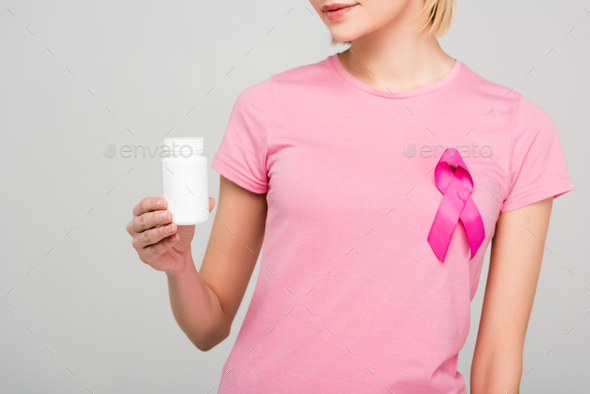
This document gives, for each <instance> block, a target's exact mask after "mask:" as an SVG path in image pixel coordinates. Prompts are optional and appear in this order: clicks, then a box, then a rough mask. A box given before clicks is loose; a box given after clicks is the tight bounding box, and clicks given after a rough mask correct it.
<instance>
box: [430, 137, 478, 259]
mask: <svg viewBox="0 0 590 394" xmlns="http://www.w3.org/2000/svg"><path fill="white" fill-rule="evenodd" d="M450 163H452V164H455V165H456V167H455V169H453V168H451V166H450ZM434 179H435V181H436V186H437V187H438V190H440V192H441V193H442V194H443V198H442V200H441V202H440V205H439V207H438V211H437V212H436V216H435V217H434V221H433V222H432V227H431V228H430V233H429V234H428V243H429V244H430V247H431V248H432V250H433V251H434V253H435V254H436V256H437V257H438V259H439V260H441V261H443V262H444V261H445V257H446V255H447V250H448V249H449V244H450V243H451V237H452V236H453V232H454V231H455V226H456V225H457V223H458V222H459V221H460V222H461V223H463V227H464V228H465V233H466V234H467V239H468V240H469V249H470V250H471V258H470V260H471V259H472V258H473V256H475V254H476V253H477V250H478V249H479V247H480V246H481V244H482V242H483V240H484V238H485V229H484V225H483V220H482V218H481V214H480V213H479V210H478V209H477V206H476V205H475V202H474V201H473V199H472V198H471V192H472V191H473V179H472V178H471V175H470V174H469V170H468V169H467V166H466V165H465V162H464V161H463V158H462V157H461V155H460V154H459V152H458V151H457V150H456V149H454V148H447V149H445V151H444V152H443V154H442V156H441V158H440V160H439V161H438V163H437V164H436V168H435V169H434Z"/></svg>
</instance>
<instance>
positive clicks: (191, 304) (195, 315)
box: [167, 250, 230, 351]
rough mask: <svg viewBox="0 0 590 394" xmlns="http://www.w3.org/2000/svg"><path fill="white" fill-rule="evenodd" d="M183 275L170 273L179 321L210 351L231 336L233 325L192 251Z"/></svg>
mask: <svg viewBox="0 0 590 394" xmlns="http://www.w3.org/2000/svg"><path fill="white" fill-rule="evenodd" d="M186 258H187V259H188V260H187V264H186V265H185V267H186V268H185V269H184V270H183V271H182V272H179V273H174V274H170V273H167V277H168V290H169V294H170V305H171V307H172V313H173V314H174V318H175V319H176V322H177V323H178V325H179V326H180V328H181V329H182V331H183V332H184V333H185V334H186V336H187V337H188V338H189V339H190V341H191V342H192V343H193V344H194V345H195V346H196V347H197V348H199V349H200V350H203V351H207V350H209V349H211V348H213V347H214V346H215V345H217V344H218V343H220V342H221V341H223V340H224V339H225V338H226V337H227V336H228V335H229V328H230V327H229V325H228V324H227V319H226V316H225V312H224V311H223V308H222V307H221V304H220V303H219V299H218V298H217V295H216V294H215V293H214V292H213V290H211V289H210V288H209V287H208V286H207V285H206V284H205V283H204V282H203V281H202V280H201V277H200V276H199V273H198V271H197V269H196V267H195V265H194V262H193V259H192V257H191V254H190V250H189V252H188V253H187V256H186Z"/></svg>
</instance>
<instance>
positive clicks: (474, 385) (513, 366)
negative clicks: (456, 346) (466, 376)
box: [470, 348, 522, 394]
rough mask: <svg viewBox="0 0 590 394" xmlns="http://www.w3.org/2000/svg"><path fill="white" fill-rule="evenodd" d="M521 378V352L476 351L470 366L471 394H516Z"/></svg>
mask: <svg viewBox="0 0 590 394" xmlns="http://www.w3.org/2000/svg"><path fill="white" fill-rule="evenodd" d="M521 376H522V351H519V350H518V349H506V350H502V349H500V348H497V349H496V350H490V351H479V352H478V349H476V352H475V354H474V357H473V363H472V366H471V380H470V385H471V394H492V393H508V392H509V393H510V394H518V393H519V392H520V390H519V387H520V379H521Z"/></svg>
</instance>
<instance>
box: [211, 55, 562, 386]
mask: <svg viewBox="0 0 590 394" xmlns="http://www.w3.org/2000/svg"><path fill="white" fill-rule="evenodd" d="M447 146H450V147H455V148H456V149H457V150H458V151H459V152H460V154H461V156H462V157H463V160H464V161H465V164H466V165H467V167H468V169H469V171H470V172H471V174H472V178H473V182H474V188H473V192H472V194H471V197H472V199H473V201H474V202H475V204H476V206H477V208H478V209H479V212H480V214H481V217H482V219H483V223H484V227H485V239H484V241H483V243H482V244H481V247H480V248H479V250H478V252H477V254H476V255H475V257H474V258H473V259H471V260H470V250H469V244H468V239H467V237H466V233H465V230H464V227H463V225H462V224H461V223H459V224H457V226H456V228H455V231H454V233H453V237H452V239H451V242H450V246H449V249H448V253H447V256H446V259H445V261H444V262H441V261H440V260H439V259H438V258H437V257H436V255H435V253H434V252H433V250H432V248H431V246H430V245H429V243H428V242H427V237H428V234H429V230H430V227H431V225H432V222H433V219H434V217H435V214H436V212H437V209H438V207H439V204H440V202H441V199H442V198H443V195H442V193H441V192H440V191H439V190H438V188H437V186H436V183H435V178H434V170H433V168H434V166H435V165H436V164H437V162H438V161H439V159H440V156H441V154H442V152H443V150H444V148H446V147H447ZM211 167H212V168H213V169H214V170H215V171H217V172H219V173H220V174H221V175H223V176H225V177H226V178H228V179H230V180H231V181H233V182H235V183H236V184H238V185H240V186H241V187H243V188H246V189H248V190H250V191H252V192H254V193H266V194H267V195H266V198H267V201H268V216H267V221H266V234H265V239H264V244H263V249H262V255H261V266H260V273H259V275H258V281H257V283H256V288H255V291H254V295H253V298H252V302H251V304H250V307H249V309H248V311H247V314H246V317H245V320H244V323H243V325H242V327H241V329H240V331H239V334H238V337H237V341H236V343H235V345H234V347H233V349H232V351H231V354H230V356H229V358H228V360H227V362H226V363H225V365H224V367H223V372H222V379H221V382H220V387H219V391H218V392H219V393H224V394H226V393H352V392H357V393H383V394H385V393H390V392H391V393H396V394H397V393H400V394H401V393H412V394H439V393H440V394H443V393H444V394H451V393H452V394H457V393H466V389H465V383H464V380H463V376H462V375H461V373H459V372H458V371H457V360H458V353H459V351H460V350H461V348H462V347H463V345H464V343H465V340H466V338H467V334H468V331H469V326H470V315H469V313H470V310H469V307H470V302H471V300H472V299H473V297H474V295H475V292H476V289H477V286H478V282H479V277H480V272H481V267H482V263H483V258H484V254H485V251H486V248H487V246H488V244H489V242H490V240H491V239H492V237H493V235H494V230H495V224H496V221H497V220H498V216H499V215H500V213H501V212H508V211H514V210H515V209H518V208H521V207H523V206H525V205H527V204H531V203H534V202H537V201H540V200H542V199H545V198H548V197H551V196H559V195H561V194H563V193H565V192H568V191H570V190H572V189H573V185H572V181H571V179H570V176H569V174H568V169H567V165H566V161H565V158H564V153H563V150H562V146H561V143H560V140H559V136H558V134H557V131H556V128H555V124H554V122H553V120H552V119H551V117H550V116H549V115H548V114H547V113H546V112H545V111H544V110H543V109H541V108H540V107H539V106H537V105H536V104H533V103H532V102H530V101H528V100H527V99H525V98H524V97H522V96H521V95H520V94H519V93H517V92H515V91H514V90H510V89H509V88H507V87H505V86H502V85H499V84H496V83H493V82H490V81H488V80H486V79H484V78H483V77H481V76H479V75H478V74H476V73H475V72H473V71H472V70H471V69H469V68H468V67H467V66H466V65H465V63H462V62H460V61H458V60H456V61H455V65H454V67H453V69H452V70H451V71H450V73H449V74H447V75H446V76H445V77H444V78H443V79H442V80H440V81H438V82H437V83H434V84H432V85H429V86H426V87H422V88H418V89H413V90H410V91H405V92H398V93H395V94H393V93H391V92H390V91H388V89H387V88H386V87H384V89H383V90H381V89H377V88H375V87H372V86H370V85H368V84H365V83H363V82H361V81H360V80H358V79H356V78H355V77H353V76H352V75H351V74H349V73H348V72H347V71H346V69H345V68H344V67H343V66H342V64H341V63H340V61H339V58H338V56H337V54H334V55H331V56H329V57H327V58H325V59H324V60H322V61H319V62H317V63H314V64H308V65H305V66H301V67H297V68H294V69H291V70H287V71H284V72H281V73H278V74H275V75H273V76H272V77H270V78H268V79H266V80H265V81H262V82H260V83H257V84H255V85H253V86H250V87H248V88H246V89H245V90H244V91H243V92H242V93H241V94H240V95H239V96H238V98H237V100H236V102H235V105H234V107H233V110H232V112H231V115H230V119H229V123H228V126H227V129H226V131H225V135H224V137H223V140H222V142H221V146H220V148H219V150H218V151H217V153H216V155H215V157H214V159H213V161H212V163H211ZM515 263H518V262H515Z"/></svg>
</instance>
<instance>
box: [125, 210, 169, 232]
mask: <svg viewBox="0 0 590 394" xmlns="http://www.w3.org/2000/svg"><path fill="white" fill-rule="evenodd" d="M171 221H172V212H170V211H153V212H146V213H144V214H143V215H141V216H138V217H136V218H134V219H133V221H132V222H133V223H132V227H131V228H132V230H133V231H135V232H136V233H141V232H142V231H145V230H150V229H152V228H154V227H156V226H157V225H163V224H168V223H170V222H171Z"/></svg>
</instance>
